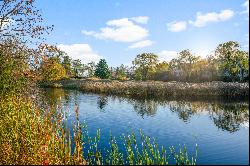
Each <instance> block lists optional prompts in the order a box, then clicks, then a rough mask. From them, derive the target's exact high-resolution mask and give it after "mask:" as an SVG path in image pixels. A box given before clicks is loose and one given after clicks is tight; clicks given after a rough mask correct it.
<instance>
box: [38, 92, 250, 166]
mask: <svg viewBox="0 0 250 166" xmlns="http://www.w3.org/2000/svg"><path fill="white" fill-rule="evenodd" d="M42 92H43V93H44V95H45V98H44V99H43V101H44V102H46V103H48V104H54V103H59V101H60V102H62V105H61V107H62V108H63V109H64V110H69V114H70V116H69V119H68V120H69V121H71V122H73V121H74V120H75V114H74V111H73V110H74V107H75V105H78V106H79V119H80V121H81V122H84V121H85V122H86V123H87V124H88V127H89V132H90V135H92V134H93V135H94V134H95V132H96V130H97V129H101V135H102V136H101V137H102V140H103V141H104V142H105V141H107V140H109V134H110V131H111V132H112V135H117V136H119V135H121V133H125V134H126V133H131V131H132V130H133V131H138V130H139V129H142V131H143V132H144V133H145V134H146V135H148V136H150V137H155V138H156V140H157V143H159V145H164V146H165V147H169V146H171V145H173V146H175V147H176V149H178V147H179V145H184V144H185V145H186V146H187V148H188V151H189V153H190V154H195V144H196V143H197V144H198V160H197V164H248V163H249V103H248V102H232V101H230V102H229V101H228V102H227V101H224V102H222V101H169V100H168V101H166V100H162V99H161V100H157V99H154V100H152V99H136V100H135V99H131V98H122V97H114V96H105V95H97V94H84V93H82V92H80V91H77V90H63V89H43V90H42ZM101 145H102V146H107V145H106V144H105V143H102V144H101Z"/></svg>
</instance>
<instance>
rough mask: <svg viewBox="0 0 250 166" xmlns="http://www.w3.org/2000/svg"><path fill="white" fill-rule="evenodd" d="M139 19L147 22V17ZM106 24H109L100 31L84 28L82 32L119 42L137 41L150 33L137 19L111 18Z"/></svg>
mask: <svg viewBox="0 0 250 166" xmlns="http://www.w3.org/2000/svg"><path fill="white" fill-rule="evenodd" d="M137 19H138V18H137ZM139 20H140V21H141V22H143V21H144V22H145V19H144V20H143V19H141V18H140V19H139ZM142 20H143V21H142ZM137 21H138V20H137ZM106 24H107V26H106V27H104V28H101V29H100V32H94V31H86V30H83V31H82V33H83V34H84V35H88V36H94V37H96V38H98V39H110V40H113V41H117V42H137V41H140V40H143V39H145V38H146V37H147V36H148V35H149V33H148V30H147V29H145V28H143V27H141V26H139V25H137V24H135V21H134V22H133V21H132V20H130V19H129V18H122V19H117V20H110V21H108V22H107V23H106Z"/></svg>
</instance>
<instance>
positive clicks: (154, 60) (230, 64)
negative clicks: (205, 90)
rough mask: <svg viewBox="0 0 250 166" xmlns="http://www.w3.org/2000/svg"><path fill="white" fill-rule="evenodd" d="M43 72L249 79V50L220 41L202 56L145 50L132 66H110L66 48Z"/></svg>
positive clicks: (53, 75)
mask: <svg viewBox="0 0 250 166" xmlns="http://www.w3.org/2000/svg"><path fill="white" fill-rule="evenodd" d="M40 69H41V73H42V76H43V78H44V80H57V79H62V78H70V77H73V78H83V77H98V78H101V79H116V80H143V81H145V80H156V81H185V82H205V81H227V82H236V81H237V82H246V81H248V80H249V53H248V52H246V51H243V50H242V49H241V47H240V44H239V43H238V42H236V41H229V42H225V43H222V44H219V45H218V46H217V47H216V49H215V51H214V53H213V54H211V55H209V56H207V57H206V58H201V57H200V56H195V55H194V54H193V53H192V52H191V51H190V50H189V49H186V50H183V51H181V52H179V53H178V57H176V58H174V59H172V60H171V61H170V62H166V61H159V59H158V55H156V54H154V53H142V54H139V55H137V56H136V57H135V59H134V60H133V61H132V66H125V65H123V64H122V65H120V66H119V67H109V66H108V64H107V62H106V60H105V59H100V61H99V62H98V63H97V64H96V63H95V62H90V63H87V64H83V63H82V62H81V61H80V60H79V59H77V60H73V59H71V58H70V57H69V56H68V55H67V54H66V53H65V52H63V51H60V50H57V52H56V53H53V54H52V56H50V57H49V58H47V59H46V60H44V61H42V63H41V68H40Z"/></svg>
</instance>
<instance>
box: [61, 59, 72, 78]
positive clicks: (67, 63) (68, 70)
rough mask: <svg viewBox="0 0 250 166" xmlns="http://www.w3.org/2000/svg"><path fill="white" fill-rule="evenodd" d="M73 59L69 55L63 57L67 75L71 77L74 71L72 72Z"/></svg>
mask: <svg viewBox="0 0 250 166" xmlns="http://www.w3.org/2000/svg"><path fill="white" fill-rule="evenodd" d="M71 61H72V60H71V58H70V57H69V56H68V55H64V56H63V61H62V65H63V67H64V68H65V70H66V74H67V75H68V76H71V74H72V71H71Z"/></svg>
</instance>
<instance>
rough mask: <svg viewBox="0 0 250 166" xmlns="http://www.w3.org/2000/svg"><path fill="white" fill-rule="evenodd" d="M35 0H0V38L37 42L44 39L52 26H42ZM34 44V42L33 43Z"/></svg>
mask: <svg viewBox="0 0 250 166" xmlns="http://www.w3.org/2000/svg"><path fill="white" fill-rule="evenodd" d="M34 4H35V0H1V1H0V40H1V41H3V40H5V39H7V38H8V39H13V38H15V39H18V40H19V41H21V42H23V43H27V42H35V41H36V42H37V40H33V39H44V36H43V35H44V33H47V34H48V33H49V32H50V31H51V30H52V29H53V25H52V26H44V24H43V18H42V15H41V12H40V10H38V9H37V8H36V6H35V5H34ZM33 44H34V43H33Z"/></svg>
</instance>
